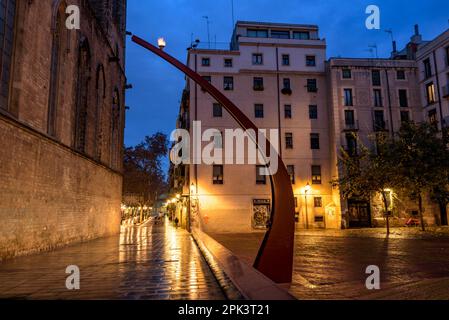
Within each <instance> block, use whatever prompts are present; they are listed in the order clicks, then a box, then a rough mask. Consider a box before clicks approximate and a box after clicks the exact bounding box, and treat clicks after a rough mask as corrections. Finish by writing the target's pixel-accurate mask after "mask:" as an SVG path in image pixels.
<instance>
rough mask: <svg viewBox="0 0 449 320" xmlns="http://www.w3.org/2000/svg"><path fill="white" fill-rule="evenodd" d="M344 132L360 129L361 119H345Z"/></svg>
mask: <svg viewBox="0 0 449 320" xmlns="http://www.w3.org/2000/svg"><path fill="white" fill-rule="evenodd" d="M343 131H344V132H352V131H359V121H358V120H356V121H345V122H344V124H343Z"/></svg>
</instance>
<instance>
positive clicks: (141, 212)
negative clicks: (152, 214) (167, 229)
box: [140, 206, 143, 224]
mask: <svg viewBox="0 0 449 320" xmlns="http://www.w3.org/2000/svg"><path fill="white" fill-rule="evenodd" d="M142 222H143V206H141V207H140V224H142Z"/></svg>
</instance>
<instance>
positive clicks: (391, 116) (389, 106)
mask: <svg viewBox="0 0 449 320" xmlns="http://www.w3.org/2000/svg"><path fill="white" fill-rule="evenodd" d="M385 76H386V78H387V95H388V111H389V114H390V129H391V136H393V135H394V127H393V112H392V110H391V91H390V80H389V78H388V70H387V69H385Z"/></svg>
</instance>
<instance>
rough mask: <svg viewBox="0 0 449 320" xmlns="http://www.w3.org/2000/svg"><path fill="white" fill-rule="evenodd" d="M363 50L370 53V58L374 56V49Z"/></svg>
mask: <svg viewBox="0 0 449 320" xmlns="http://www.w3.org/2000/svg"><path fill="white" fill-rule="evenodd" d="M365 51H368V52H370V53H371V58H374V49H373V48H369V49H366V50H365Z"/></svg>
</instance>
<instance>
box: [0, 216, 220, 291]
mask: <svg viewBox="0 0 449 320" xmlns="http://www.w3.org/2000/svg"><path fill="white" fill-rule="evenodd" d="M70 265H76V266H78V267H79V269H80V287H81V288H80V290H76V291H69V290H68V289H67V288H66V284H65V283H66V278H67V277H68V276H69V275H68V274H66V273H65V271H66V268H67V266H70ZM0 298H3V299H4V298H7V299H62V300H66V299H67V300H70V299H130V300H134V299H143V300H166V299H170V300H218V299H224V298H225V297H224V295H223V293H222V291H221V289H220V287H219V285H218V283H217V281H216V279H215V278H214V276H213V274H212V272H211V271H210V269H209V267H208V265H207V263H206V261H205V260H204V258H203V256H202V255H201V253H200V251H199V250H198V248H197V246H196V244H195V243H194V242H193V240H192V238H191V237H190V234H189V233H187V232H186V231H185V230H181V229H176V228H174V227H172V226H171V225H170V224H169V223H168V222H166V223H165V224H163V225H155V224H153V222H148V223H146V224H144V225H142V226H140V227H123V228H122V232H121V234H120V236H115V237H109V238H104V239H99V240H94V241H90V242H86V243H83V244H78V245H73V246H69V247H66V248H63V249H59V250H55V251H52V252H48V253H42V254H37V255H32V256H27V257H20V258H17V259H13V260H8V261H5V262H3V263H0Z"/></svg>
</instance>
